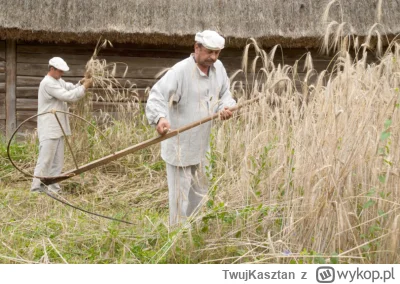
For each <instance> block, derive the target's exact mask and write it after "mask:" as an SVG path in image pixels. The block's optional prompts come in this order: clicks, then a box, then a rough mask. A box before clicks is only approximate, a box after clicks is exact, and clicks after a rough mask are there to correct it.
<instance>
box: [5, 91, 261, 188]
mask: <svg viewBox="0 0 400 284" xmlns="http://www.w3.org/2000/svg"><path fill="white" fill-rule="evenodd" d="M259 99H260V98H259V97H257V98H254V99H250V100H247V101H245V102H243V103H241V104H239V105H236V106H233V107H231V108H229V110H230V111H237V110H239V109H241V108H243V107H245V106H248V105H250V104H252V103H254V102H256V101H258V100H259ZM57 112H60V113H66V112H63V111H55V110H54V111H50V112H45V113H41V114H38V115H34V116H32V117H30V118H28V119H26V120H25V121H23V122H22V123H21V124H20V125H19V126H18V127H17V129H16V130H15V132H14V133H13V134H12V136H11V137H10V141H9V142H8V145H7V155H8V158H9V159H10V161H11V163H12V164H13V166H14V167H15V168H16V169H17V170H19V171H20V172H21V173H23V174H24V175H26V176H30V177H35V178H38V179H40V180H41V182H42V183H44V184H45V185H50V184H53V183H57V182H60V181H63V180H66V179H69V178H71V177H73V176H76V175H79V174H81V173H84V172H86V171H89V170H91V169H94V168H97V167H100V166H103V165H105V164H108V163H110V162H112V161H115V160H117V159H119V158H121V157H124V156H126V155H128V154H131V153H133V152H136V151H139V150H141V149H144V148H147V147H149V146H151V145H154V144H157V143H159V142H161V141H164V140H166V139H169V138H171V137H174V136H176V135H178V134H179V133H183V132H185V131H187V130H189V129H192V128H194V127H197V126H199V125H202V124H204V123H206V122H208V121H211V120H214V119H216V118H218V117H219V113H215V114H213V115H210V116H208V117H205V118H203V119H201V120H198V121H195V122H193V123H190V124H188V125H185V126H183V127H181V128H178V129H175V130H172V131H169V132H168V133H166V134H164V135H161V136H159V137H155V138H152V139H149V140H147V141H144V142H141V143H139V144H136V145H134V146H130V147H128V148H126V149H123V150H120V151H117V152H115V153H113V154H110V155H108V156H105V157H103V158H100V159H98V160H95V161H92V162H90V163H88V164H86V165H82V166H78V164H77V163H76V159H75V156H74V154H73V153H72V151H71V146H70V144H69V142H68V139H66V140H65V141H66V143H67V146H68V148H69V149H70V151H71V154H72V157H73V160H74V163H75V167H76V168H75V169H73V170H70V171H67V172H65V173H63V174H62V175H60V176H53V177H43V176H33V175H31V174H29V173H27V172H25V171H23V170H21V169H20V168H18V167H17V165H16V164H15V163H14V162H13V160H12V159H11V155H10V145H11V141H12V139H13V137H14V136H15V134H16V133H17V131H18V130H19V129H20V127H21V126H22V125H23V124H24V123H25V122H27V121H29V120H30V119H32V118H34V117H37V116H40V115H43V114H48V113H53V114H54V115H55V117H56V119H57V121H58V123H59V125H60V127H61V129H62V131H63V133H64V129H63V128H62V126H61V124H60V121H59V119H58V117H57V114H56V113H57ZM66 114H70V115H73V116H75V117H77V118H80V119H82V120H84V121H85V122H87V123H89V124H90V125H91V126H92V127H94V128H95V129H96V130H98V129H97V128H96V127H95V126H94V125H93V124H91V123H90V122H88V121H87V120H85V119H83V118H81V117H79V116H77V115H74V114H72V113H66ZM98 131H99V130H98ZM99 132H100V133H101V131H99ZM106 140H107V139H106Z"/></svg>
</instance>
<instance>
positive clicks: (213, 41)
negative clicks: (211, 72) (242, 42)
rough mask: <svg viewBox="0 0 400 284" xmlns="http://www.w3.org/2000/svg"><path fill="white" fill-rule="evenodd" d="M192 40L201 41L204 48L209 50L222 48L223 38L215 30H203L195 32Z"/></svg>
mask: <svg viewBox="0 0 400 284" xmlns="http://www.w3.org/2000/svg"><path fill="white" fill-rule="evenodd" d="M194 40H195V41H196V42H198V43H201V44H202V45H203V46H204V47H205V48H208V49H211V50H220V49H223V48H224V45H225V39H224V38H223V37H222V36H220V35H219V34H218V33H217V32H214V31H210V30H205V31H203V32H201V33H197V34H196V36H195V37H194Z"/></svg>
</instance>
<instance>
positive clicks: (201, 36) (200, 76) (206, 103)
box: [146, 30, 236, 225]
mask: <svg viewBox="0 0 400 284" xmlns="http://www.w3.org/2000/svg"><path fill="white" fill-rule="evenodd" d="M224 45H225V39H224V38H223V37H222V36H220V35H219V34H218V33H217V32H215V31H210V30H205V31H203V32H199V33H197V34H196V36H195V45H194V53H192V54H191V55H190V56H189V57H188V58H186V59H184V60H182V61H180V62H178V63H177V64H176V65H174V66H173V67H172V68H171V69H170V70H169V71H168V72H167V73H166V74H165V75H164V76H163V77H162V78H161V79H160V80H159V81H158V82H157V83H156V84H155V85H154V86H153V88H152V89H151V91H150V95H149V98H148V100H147V105H146V116H147V119H148V121H149V123H150V124H151V125H154V126H155V127H156V129H157V132H158V133H159V134H161V135H163V134H165V133H166V131H168V130H169V129H170V128H171V129H177V128H180V127H182V126H184V125H186V124H189V123H192V122H194V121H197V120H200V119H202V118H204V117H207V116H209V115H210V114H213V113H216V112H219V113H220V118H221V119H229V118H230V117H231V116H232V112H231V111H230V110H229V107H232V106H234V105H235V104H236V102H235V100H234V99H233V98H232V95H231V92H230V89H229V88H230V82H229V78H228V76H227V74H226V70H225V68H224V66H223V65H222V63H221V61H219V60H218V56H219V54H220V52H221V50H222V49H223V48H224ZM210 134H211V122H207V123H204V124H202V125H200V126H198V127H195V128H192V129H190V130H188V131H186V132H184V133H181V134H179V135H177V136H175V137H172V138H170V139H167V140H165V141H163V142H162V143H161V157H162V159H163V160H164V161H165V162H166V168H167V180H168V190H169V210H170V214H169V222H170V225H175V224H178V223H180V222H183V221H185V220H186V218H187V217H189V216H190V215H192V214H193V213H194V212H196V211H197V210H198V209H199V207H200V206H201V205H202V203H203V200H205V198H204V197H205V196H206V195H207V191H208V178H207V176H206V165H207V158H206V153H207V151H208V150H209V143H210Z"/></svg>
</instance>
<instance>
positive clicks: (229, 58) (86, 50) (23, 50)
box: [0, 42, 330, 129]
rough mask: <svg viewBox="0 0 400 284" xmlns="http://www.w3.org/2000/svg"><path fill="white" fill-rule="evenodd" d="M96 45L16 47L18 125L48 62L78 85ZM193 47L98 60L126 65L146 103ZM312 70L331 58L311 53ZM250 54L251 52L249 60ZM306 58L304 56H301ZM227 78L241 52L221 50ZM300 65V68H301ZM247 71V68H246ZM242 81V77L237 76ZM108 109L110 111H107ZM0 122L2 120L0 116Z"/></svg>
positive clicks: (288, 60)
mask: <svg viewBox="0 0 400 284" xmlns="http://www.w3.org/2000/svg"><path fill="white" fill-rule="evenodd" d="M2 46H4V43H2V42H0V72H2V69H1V66H2V65H1V64H2V61H1V60H2V50H4V48H3V49H2ZM94 48H95V45H79V44H50V43H36V42H19V43H18V44H17V106H16V108H17V125H19V124H20V123H21V122H22V121H23V120H25V119H26V118H28V117H30V116H32V115H34V114H36V112H37V92H38V86H39V83H40V81H41V80H42V78H43V77H44V76H45V75H46V74H47V70H48V60H49V59H50V58H51V57H54V56H60V57H62V58H64V60H65V61H66V62H67V63H68V65H69V66H70V71H69V72H67V73H65V74H64V76H63V79H64V80H66V81H69V82H77V81H78V80H79V79H80V78H81V77H82V76H83V74H84V72H85V64H86V62H87V61H88V60H89V59H90V57H91V55H92V53H93V51H94ZM192 50H193V48H177V49H174V48H173V47H168V46H167V47H162V46H157V47H148V46H147V47H143V46H141V47H139V46H136V45H134V44H114V47H113V48H107V49H104V50H102V51H101V52H100V54H99V56H100V58H104V59H106V60H107V62H124V63H126V64H128V67H129V68H128V72H127V74H126V78H125V79H127V80H129V81H130V82H131V83H134V84H136V87H137V89H138V92H139V94H140V96H141V97H142V99H143V100H145V89H146V88H147V87H151V86H152V85H153V84H154V83H155V82H156V79H155V75H156V74H157V73H158V72H159V71H161V70H162V69H164V68H168V67H171V66H173V65H174V64H175V63H177V62H178V61H180V60H182V59H184V58H186V57H188V56H189V54H190V53H191V52H192ZM283 52H284V58H283V60H282V55H281V52H279V51H277V52H276V56H275V58H276V60H275V62H276V64H277V63H281V64H282V63H283V61H284V63H285V64H293V63H294V62H295V60H296V59H299V58H300V56H301V55H303V54H305V53H306V52H307V50H305V49H291V50H284V51H283ZM312 53H313V60H314V68H316V69H317V70H322V69H324V68H325V67H326V66H327V64H328V62H329V60H330V58H329V57H324V56H318V55H317V51H316V50H312ZM251 56H252V53H250V58H252V57H251ZM303 58H305V57H303ZM220 59H221V61H222V62H223V64H224V66H225V68H226V69H227V72H228V76H230V75H231V74H233V73H234V72H235V71H236V70H237V69H239V68H240V66H241V60H242V50H237V49H224V50H223V52H222V53H221V56H220ZM120 66H121V67H119V68H117V75H118V76H122V74H123V73H124V70H125V69H124V67H123V65H120ZM301 66H302V65H301ZM249 69H250V67H249ZM1 74H2V73H0V106H2V104H1V102H2V101H1V95H2V91H1V90H2V89H1V83H2V82H3V81H4V78H3V77H4V76H3V77H2V75H1ZM238 78H239V79H240V78H243V76H242V77H240V76H239V77H238ZM95 109H107V104H106V103H96V104H95ZM108 109H109V108H108ZM0 119H3V120H4V115H3V117H2V116H1V115H0ZM35 127H36V121H35V120H33V121H31V122H29V123H28V124H27V125H26V126H25V127H24V128H23V129H34V128H35Z"/></svg>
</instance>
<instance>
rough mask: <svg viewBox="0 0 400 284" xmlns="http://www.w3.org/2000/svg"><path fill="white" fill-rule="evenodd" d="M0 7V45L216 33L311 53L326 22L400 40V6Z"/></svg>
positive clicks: (62, 1)
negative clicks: (305, 48)
mask: <svg viewBox="0 0 400 284" xmlns="http://www.w3.org/2000/svg"><path fill="white" fill-rule="evenodd" d="M330 2H332V1H329V0H285V1H282V0H202V1H188V0H151V1H149V0H118V1H105V0H96V1H93V0H86V1H81V0H12V1H10V0H0V7H1V9H0V38H1V39H5V38H16V39H23V40H40V41H56V42H73V41H76V42H81V43H87V42H94V41H96V40H97V39H98V38H99V35H104V36H105V37H106V38H108V39H110V40H112V41H114V42H136V43H146V44H174V45H191V44H192V43H193V34H194V33H195V32H197V31H200V30H203V29H207V28H208V29H215V30H218V31H219V32H220V33H221V34H223V35H224V36H225V37H227V39H228V45H231V46H235V45H242V44H243V43H244V41H243V39H247V38H249V37H254V38H257V39H258V40H259V41H260V42H262V43H263V44H266V45H269V46H271V45H275V44H277V43H281V44H282V45H283V46H292V47H294V46H316V45H319V43H320V38H321V36H322V35H323V34H324V33H325V29H326V26H327V22H331V21H337V22H339V23H341V22H347V23H349V24H350V25H351V27H350V25H348V26H347V29H349V31H350V32H352V33H353V34H356V35H359V36H366V35H367V34H368V30H369V28H370V27H371V26H372V25H373V24H374V23H381V24H382V26H383V27H384V28H382V27H381V26H380V29H381V30H380V32H381V33H383V31H385V32H386V33H387V34H397V33H400V12H399V11H400V1H399V0H387V1H383V0H362V1H360V0H337V1H334V2H335V3H333V4H332V5H330V11H329V16H328V18H327V22H325V23H323V14H324V12H325V10H326V7H327V6H328V4H329V3H330Z"/></svg>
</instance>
